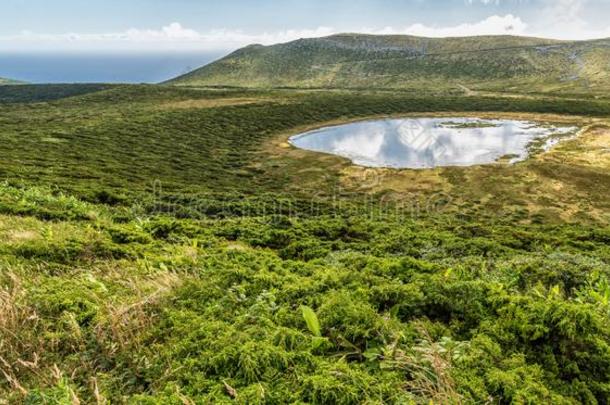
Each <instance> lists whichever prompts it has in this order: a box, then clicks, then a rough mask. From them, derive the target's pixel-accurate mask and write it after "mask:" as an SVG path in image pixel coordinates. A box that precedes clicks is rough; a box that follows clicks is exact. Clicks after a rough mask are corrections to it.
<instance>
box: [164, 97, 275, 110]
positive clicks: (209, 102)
mask: <svg viewBox="0 0 610 405" xmlns="http://www.w3.org/2000/svg"><path fill="white" fill-rule="evenodd" d="M271 101H273V100H270V99H269V100H267V99H260V98H221V99H196V100H182V101H174V102H171V103H165V104H163V105H161V109H164V110H184V109H187V110H188V109H202V108H216V107H227V106H233V105H248V104H262V103H268V102H271Z"/></svg>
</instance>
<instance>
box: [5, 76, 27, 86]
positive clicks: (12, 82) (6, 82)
mask: <svg viewBox="0 0 610 405" xmlns="http://www.w3.org/2000/svg"><path fill="white" fill-rule="evenodd" d="M22 83H23V82H20V81H19V80H12V79H5V78H3V77H0V86H3V85H5V84H22Z"/></svg>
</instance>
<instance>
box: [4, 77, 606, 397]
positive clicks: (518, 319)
mask: <svg viewBox="0 0 610 405" xmlns="http://www.w3.org/2000/svg"><path fill="white" fill-rule="evenodd" d="M48 90H49V89H48V88H43V87H41V88H40V89H38V90H37V89H36V88H31V89H29V90H28V92H27V94H28V95H29V96H28V97H32V98H34V99H36V100H45V99H47V96H46V94H47V93H48ZM90 90H91V89H90ZM80 91H82V89H79V90H78V91H77V89H74V88H66V89H65V94H66V95H69V94H75V93H78V92H80ZM0 94H2V93H1V92H0ZM25 98H26V96H25V95H23V96H20V97H18V96H17V95H16V94H15V93H11V96H10V98H9V97H8V96H6V97H5V100H6V101H5V103H4V104H3V105H2V109H1V110H0V111H1V113H0V141H1V142H0V152H1V153H0V156H1V158H0V176H1V177H2V178H4V179H6V182H4V183H0V337H1V338H2V345H0V372H2V375H3V376H4V377H5V379H0V399H6V400H7V401H8V402H9V403H13V402H16V403H18V402H22V401H24V400H26V399H27V400H28V401H29V402H30V403H57V402H60V403H61V401H64V402H71V401H73V399H74V397H77V398H80V399H81V400H82V401H83V402H96V401H97V402H100V401H102V402H103V400H104V399H108V400H111V401H112V402H129V401H132V402H137V403H190V401H194V402H196V403H198V402H202V403H206V402H216V403H217V402H228V401H230V400H231V398H232V397H236V398H237V401H238V402H240V403H264V402H267V403H285V402H293V401H302V402H303V401H304V402H309V403H345V404H351V403H359V402H361V401H363V400H368V401H370V402H373V403H395V402H403V403H404V402H408V401H409V400H415V401H417V402H423V403H428V402H429V401H430V400H432V401H434V402H436V403H450V402H452V401H454V402H455V401H458V400H461V401H465V402H475V401H478V402H485V401H488V400H489V398H490V397H491V398H493V399H494V400H495V401H500V400H501V401H503V402H511V401H514V402H533V403H570V402H593V401H595V400H597V401H598V402H601V403H603V402H604V401H607V399H608V398H609V396H610V387H608V385H607V381H608V375H610V336H609V331H608V327H607V325H608V322H609V321H610V319H609V317H610V306H609V303H608V302H609V298H608V297H610V290H609V288H608V282H609V281H608V279H609V278H610V250H609V249H608V246H609V241H610V228H608V221H609V220H610V218H609V213H610V206H609V205H608V204H609V202H608V199H607V196H608V192H609V187H610V178H609V175H608V169H609V168H610V161H609V160H608V155H607V153H606V152H605V151H606V150H607V147H608V143H609V142H610V135H609V129H608V125H610V123H609V122H608V117H610V103H608V102H607V101H603V100H598V101H591V100H577V101H575V100H571V99H558V98H557V99H545V98H523V99H522V98H506V99H497V98H481V97H479V96H473V97H454V96H434V97H431V96H428V95H426V94H414V93H404V94H403V93H392V94H388V93H375V92H364V93H351V92H295V91H246V90H200V89H188V88H185V89H181V88H171V87H156V86H120V87H116V88H110V89H105V90H101V91H98V92H91V93H88V94H84V95H78V96H73V97H68V98H64V99H59V100H52V101H44V102H36V103H23V101H24V99H25ZM8 100H11V102H8ZM428 111H432V112H449V114H452V113H451V111H455V113H453V114H464V111H466V112H470V113H474V114H477V115H482V114H485V111H504V112H505V114H508V115H507V116H513V115H514V114H516V116H519V117H528V118H537V119H540V120H548V121H559V122H566V123H578V124H580V125H589V127H588V129H587V130H586V131H585V133H584V134H583V135H582V136H581V137H580V138H579V139H577V140H574V141H571V142H568V143H566V144H563V145H562V146H560V147H559V148H557V149H556V150H554V151H553V152H552V153H548V154H544V155H541V156H538V157H536V158H534V159H531V160H528V161H527V162H524V163H522V164H518V165H514V166H505V165H491V166H481V167H472V168H447V169H438V170H430V171H412V170H402V171H389V170H381V169H380V170H364V169H359V168H354V167H352V166H351V165H349V164H348V163H347V162H345V161H344V160H342V159H338V158H334V157H329V156H322V155H318V154H315V153H309V152H305V151H298V150H294V149H291V148H286V147H285V145H284V142H285V139H286V137H287V136H288V135H289V134H290V133H293V132H294V131H297V130H300V129H304V128H308V127H312V126H316V125H320V124H321V123H324V122H341V121H345V120H350V119H358V118H362V117H369V116H377V115H383V114H399V115H400V114H409V113H411V114H412V113H424V112H428ZM458 111H459V113H457V112H458ZM497 114H499V113H493V115H497ZM549 114H556V115H549ZM379 199H382V201H383V204H382V205H381V207H384V209H382V210H380V209H378V208H379V207H380V205H376V204H375V202H377V201H379ZM372 207H374V209H373V208H372ZM301 306H306V307H308V308H311V309H312V310H313V312H314V313H315V315H313V316H312V315H311V314H309V315H307V316H304V314H307V313H308V311H303V309H302V307H301ZM316 320H317V322H316ZM316 323H319V328H318V326H317V325H316Z"/></svg>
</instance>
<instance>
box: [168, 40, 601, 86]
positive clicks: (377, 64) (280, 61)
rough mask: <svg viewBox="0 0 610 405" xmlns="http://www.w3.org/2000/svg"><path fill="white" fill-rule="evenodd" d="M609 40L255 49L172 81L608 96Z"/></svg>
mask: <svg viewBox="0 0 610 405" xmlns="http://www.w3.org/2000/svg"><path fill="white" fill-rule="evenodd" d="M609 52H610V47H609V42H608V41H607V40H605V41H604V40H601V41H588V42H560V41H553V40H546V39H537V38H522V37H510V36H499V37H471V38H468V37H467V38H446V39H429V38H418V37H407V36H378V37H376V36H367V35H356V34H344V35H336V36H331V37H327V38H320V39H302V40H298V41H294V42H290V43H286V44H279V45H273V46H267V47H264V46H260V45H254V46H249V47H246V48H243V49H240V50H238V51H236V52H234V53H233V54H231V55H229V56H227V57H225V58H223V59H221V60H220V61H217V62H214V63H212V64H210V65H207V66H204V67H202V68H200V69H198V70H195V71H193V72H191V73H189V74H186V75H184V76H181V77H179V78H177V79H174V80H173V81H171V83H173V84H179V85H212V86H213V85H224V86H239V87H324V88H329V87H330V88H369V89H370V88H403V89H410V88H419V89H430V88H435V89H458V88H463V87H462V86H466V87H468V88H472V89H479V90H495V91H526V92H531V91H537V92H541V91H544V92H576V93H590V92H592V91H594V92H596V93H598V94H604V93H605V92H607V91H608V90H610V87H609V86H610V76H609V71H608V67H607V63H606V61H607V60H608V56H609V55H610V54H609Z"/></svg>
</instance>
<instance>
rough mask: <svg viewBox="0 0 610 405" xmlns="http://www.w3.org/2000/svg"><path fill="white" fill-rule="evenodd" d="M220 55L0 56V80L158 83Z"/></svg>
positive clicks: (199, 53)
mask: <svg viewBox="0 0 610 405" xmlns="http://www.w3.org/2000/svg"><path fill="white" fill-rule="evenodd" d="M222 56H223V54H222V53H204V52H163V53H161V52H159V53H153V52H146V53H127V52H115V53H91V52H82V53H75V52H73V53H51V52H38V53H26V52H10V53H8V52H0V77H3V78H7V79H15V80H21V81H25V82H29V83H159V82H162V81H165V80H168V79H171V78H173V77H176V76H178V75H181V74H184V73H187V72H189V71H191V70H193V69H196V68H198V67H200V66H203V65H205V64H207V63H210V62H212V61H214V60H216V59H218V58H220V57H222Z"/></svg>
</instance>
